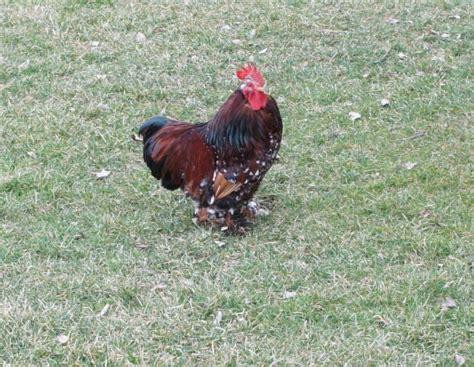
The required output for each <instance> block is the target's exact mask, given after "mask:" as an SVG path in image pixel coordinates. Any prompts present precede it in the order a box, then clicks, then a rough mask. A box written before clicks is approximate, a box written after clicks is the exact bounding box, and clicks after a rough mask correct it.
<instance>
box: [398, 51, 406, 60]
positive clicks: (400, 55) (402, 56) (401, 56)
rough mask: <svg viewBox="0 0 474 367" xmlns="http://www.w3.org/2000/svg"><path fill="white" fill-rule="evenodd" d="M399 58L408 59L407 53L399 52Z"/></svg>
mask: <svg viewBox="0 0 474 367" xmlns="http://www.w3.org/2000/svg"><path fill="white" fill-rule="evenodd" d="M398 58H399V59H400V60H406V59H407V55H405V54H404V53H403V52H400V53H399V54H398Z"/></svg>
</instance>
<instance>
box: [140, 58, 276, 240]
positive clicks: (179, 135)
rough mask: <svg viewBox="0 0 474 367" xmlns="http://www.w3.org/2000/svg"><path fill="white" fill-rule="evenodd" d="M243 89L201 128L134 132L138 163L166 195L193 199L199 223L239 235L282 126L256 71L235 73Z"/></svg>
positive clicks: (164, 121)
mask: <svg viewBox="0 0 474 367" xmlns="http://www.w3.org/2000/svg"><path fill="white" fill-rule="evenodd" d="M237 78H238V79H240V80H241V81H243V84H242V85H241V86H240V88H239V89H237V90H236V91H235V92H234V93H233V94H232V95H231V96H230V97H229V98H228V99H227V101H226V102H225V103H224V105H223V106H222V107H221V108H220V109H219V111H218V112H217V113H216V115H215V116H214V117H213V118H212V119H211V120H210V121H209V122H206V123H197V124H190V123H186V122H180V121H177V120H174V119H171V118H167V117H163V116H158V117H153V118H151V119H149V120H148V121H146V122H145V123H144V124H143V125H142V126H141V128H140V131H139V134H140V135H141V136H142V137H143V144H144V146H143V158H144V160H145V162H146V164H147V165H148V167H149V168H150V170H151V173H152V175H153V176H154V177H155V178H157V179H158V180H161V184H162V185H163V187H165V188H166V189H168V190H175V189H178V188H180V189H181V190H183V191H184V193H185V194H186V196H188V197H190V198H192V199H193V201H194V204H195V208H196V209H195V215H196V217H197V220H198V222H199V223H206V222H208V223H212V224H216V225H218V226H221V227H222V229H223V230H226V229H229V230H231V231H235V230H240V229H242V226H241V225H242V223H248V221H249V220H251V219H252V218H254V216H255V214H256V205H255V203H254V202H253V201H252V198H253V196H254V194H255V192H256V191H257V189H258V187H259V185H260V183H261V181H262V179H263V177H264V176H265V174H266V173H267V171H268V170H269V169H270V167H271V166H272V164H273V162H274V161H275V159H276V158H277V154H278V150H279V148H280V142H281V135H282V128H283V126H282V120H281V116H280V111H279V109H278V105H277V103H276V101H275V100H274V99H273V98H272V97H271V96H270V95H268V94H267V93H266V92H265V90H264V86H265V79H264V78H263V76H262V74H261V72H260V71H259V69H258V68H257V67H256V66H254V65H248V66H246V67H244V68H242V69H240V70H239V71H237Z"/></svg>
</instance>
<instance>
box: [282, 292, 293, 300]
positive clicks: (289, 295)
mask: <svg viewBox="0 0 474 367" xmlns="http://www.w3.org/2000/svg"><path fill="white" fill-rule="evenodd" d="M294 297H296V292H285V293H283V299H290V298H294Z"/></svg>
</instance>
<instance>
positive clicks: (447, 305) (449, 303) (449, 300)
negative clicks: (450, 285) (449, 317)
mask: <svg viewBox="0 0 474 367" xmlns="http://www.w3.org/2000/svg"><path fill="white" fill-rule="evenodd" d="M455 307H457V304H456V301H455V300H454V299H452V298H446V301H444V302H443V303H442V304H441V311H448V310H449V309H450V308H455Z"/></svg>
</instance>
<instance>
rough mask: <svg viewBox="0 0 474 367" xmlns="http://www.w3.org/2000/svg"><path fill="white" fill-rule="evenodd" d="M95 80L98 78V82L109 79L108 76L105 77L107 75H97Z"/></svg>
mask: <svg viewBox="0 0 474 367" xmlns="http://www.w3.org/2000/svg"><path fill="white" fill-rule="evenodd" d="M95 78H96V79H97V80H105V79H107V75H105V74H97V75H96V76H95Z"/></svg>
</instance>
